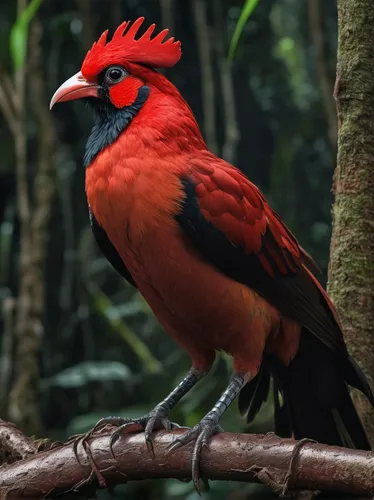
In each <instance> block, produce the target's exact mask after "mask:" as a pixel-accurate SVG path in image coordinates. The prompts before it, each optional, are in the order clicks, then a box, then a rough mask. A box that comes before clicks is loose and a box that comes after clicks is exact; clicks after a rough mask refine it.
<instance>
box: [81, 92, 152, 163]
mask: <svg viewBox="0 0 374 500" xmlns="http://www.w3.org/2000/svg"><path fill="white" fill-rule="evenodd" d="M149 91H150V89H149V87H147V86H146V85H143V87H140V89H139V90H138V96H137V98H136V100H135V102H134V104H132V105H131V106H127V107H126V108H122V109H118V108H116V107H114V106H113V105H112V104H111V103H110V102H106V101H105V100H101V99H97V98H92V99H90V104H91V105H92V108H93V110H94V113H95V125H94V126H93V128H92V130H91V134H90V136H89V138H88V140H87V143H86V149H85V153H84V158H83V164H84V166H85V167H88V166H89V165H90V164H91V163H92V161H93V159H94V158H95V156H96V155H97V154H98V153H100V151H102V150H103V149H104V148H106V147H107V146H110V145H111V144H113V142H114V141H115V140H116V139H117V138H118V136H119V135H120V134H121V133H122V132H123V131H124V130H125V128H126V127H128V125H129V124H130V122H131V120H132V119H133V118H134V116H135V115H136V114H137V113H138V112H139V110H140V109H141V108H142V106H143V104H144V103H145V101H146V100H147V97H148V95H149Z"/></svg>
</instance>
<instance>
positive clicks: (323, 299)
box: [51, 18, 374, 484]
mask: <svg viewBox="0 0 374 500" xmlns="http://www.w3.org/2000/svg"><path fill="white" fill-rule="evenodd" d="M142 22H143V18H140V19H138V20H137V21H135V22H134V23H133V24H132V25H130V23H129V22H125V23H123V24H121V26H120V27H119V28H118V29H117V30H116V32H115V33H114V35H113V38H112V39H111V40H110V41H107V32H105V33H103V34H102V35H101V37H100V39H99V40H98V41H97V42H96V43H94V44H93V46H92V49H91V50H90V51H89V52H88V54H87V56H86V58H85V59H84V61H83V64H82V67H81V71H80V72H79V73H77V74H76V75H74V76H73V77H72V78H70V79H69V80H67V81H66V82H65V83H64V84H63V85H62V86H61V87H60V88H59V89H58V90H57V91H56V93H55V95H54V96H53V98H52V100H51V107H52V106H53V105H54V104H55V103H57V102H63V101H69V100H72V99H78V98H84V99H85V100H87V101H88V102H89V103H90V104H91V106H92V108H93V111H94V115H95V125H94V127H93V129H92V131H91V134H90V136H89V139H88V142H87V146H86V151H85V155H84V165H85V167H86V193H87V198H88V204H89V213H90V220H91V225H92V229H93V232H94V235H95V237H96V239H97V242H98V244H99V246H100V248H101V250H102V251H103V253H104V254H105V256H106V257H107V259H108V260H109V262H110V263H111V264H112V265H113V267H114V268H115V269H116V270H117V271H118V272H119V273H120V274H121V275H122V276H124V277H125V278H126V279H127V280H128V281H129V282H130V283H132V285H134V286H136V287H137V288H138V289H139V290H140V292H141V293H142V295H143V296H144V297H145V299H146V300H147V302H148V303H149V305H150V306H151V308H152V310H153V311H154V313H155V315H156V317H157V318H158V320H159V322H160V323H161V325H162V326H163V327H164V329H165V330H166V332H167V333H168V334H169V335H170V336H171V337H172V338H173V339H174V340H175V341H176V342H177V343H178V344H179V345H180V346H181V347H182V348H183V349H185V350H186V351H187V352H188V354H189V355H190V357H191V359H192V368H191V370H190V371H189V373H188V374H187V376H186V377H185V378H184V380H183V381H182V382H181V383H180V384H179V386H178V387H177V388H176V389H174V391H173V392H172V393H171V394H169V395H168V396H167V397H166V398H165V399H164V400H163V401H162V402H161V403H159V404H158V405H157V406H156V407H155V408H154V409H153V410H152V411H150V412H149V413H148V414H147V415H145V416H143V417H141V418H139V419H137V420H135V421H133V420H131V421H129V420H127V419H111V418H110V417H109V418H108V419H105V421H106V422H108V421H113V422H115V423H117V424H120V425H122V427H119V429H118V431H116V433H115V435H116V436H118V432H121V431H122V430H123V429H125V428H126V427H128V425H129V423H134V422H135V423H138V424H140V425H141V426H142V427H143V428H144V429H145V436H146V439H147V442H148V443H151V433H152V430H153V429H155V428H156V427H162V426H163V427H165V428H167V429H170V426H171V424H170V422H169V421H168V419H167V417H168V414H169V412H170V410H171V409H172V408H173V407H174V406H175V405H176V403H177V402H178V401H179V400H180V399H181V398H182V397H183V396H184V395H185V394H186V393H187V392H188V391H189V390H190V389H191V387H193V386H194V385H195V384H196V383H197V382H198V381H199V380H200V379H201V378H202V377H203V376H204V375H206V374H207V373H208V372H209V370H210V368H211V366H212V363H213V361H214V358H215V353H216V351H217V350H222V351H225V352H226V353H229V354H230V355H231V356H232V357H233V360H234V369H235V374H234V376H233V377H232V379H231V381H230V383H229V384H228V387H227V389H226V390H225V392H224V393H223V394H222V395H221V397H220V398H219V400H218V401H217V403H216V405H215V406H214V408H213V409H212V410H211V411H210V412H209V413H207V415H206V416H205V417H204V418H203V419H202V421H201V422H200V423H199V424H198V425H196V426H195V427H194V428H192V429H191V430H189V431H187V432H186V433H185V434H183V435H182V436H181V437H179V438H177V439H176V442H174V447H178V446H180V445H182V444H185V443H187V442H189V441H190V440H192V439H195V438H196V443H195V449H194V454H193V475H194V480H195V484H196V480H197V477H198V458H199V454H200V451H201V448H202V445H204V444H206V443H207V441H208V439H209V438H210V436H212V435H213V434H214V433H216V432H219V430H220V427H219V420H220V417H221V416H222V414H223V413H224V412H225V411H226V409H227V408H228V406H229V405H230V404H231V403H232V401H233V400H234V399H235V398H236V397H237V396H238V395H239V394H240V396H239V407H240V411H241V413H242V414H245V415H247V419H248V421H250V420H252V419H253V418H254V417H255V415H256V413H257V412H258V410H259V408H260V407H261V404H262V403H263V401H265V400H266V398H267V394H268V391H269V387H270V379H271V378H273V379H274V401H275V429H276V432H277V433H278V434H280V435H281V436H291V435H294V436H295V438H296V439H300V438H304V437H308V438H312V439H315V440H317V441H320V442H323V443H327V444H336V445H344V446H349V447H356V448H361V449H367V450H368V449H370V444H369V442H368V439H367V436H366V434H365V431H364V429H363V426H362V424H361V422H360V419H359V417H358V415H357V412H356V410H355V408H354V406H353V403H352V400H351V398H350V395H349V392H348V388H347V384H349V385H351V386H353V387H356V388H358V389H359V390H361V391H362V392H363V393H364V394H365V395H366V396H367V397H368V398H369V400H370V401H371V403H372V404H373V406H374V396H373V393H372V392H371V390H370V387H369V384H368V382H367V380H366V378H365V376H364V374H363V373H362V372H361V370H360V369H359V368H358V366H357V365H356V363H355V362H354V360H353V359H352V358H351V357H350V356H349V354H348V352H347V348H346V345H345V343H344V340H343V335H342V329H341V325H340V323H339V319H338V316H337V313H336V311H335V309H334V307H333V305H332V303H331V301H330V300H329V298H328V296H327V294H326V292H325V291H324V290H323V288H322V287H321V285H320V284H319V282H318V281H317V279H316V277H315V276H314V274H313V272H312V271H313V270H314V268H315V264H314V262H313V260H312V259H311V257H310V256H309V255H308V254H307V253H306V252H305V251H304V250H303V249H302V248H301V247H300V245H299V244H298V242H297V241H296V239H295V237H294V236H293V235H292V234H291V232H290V231H289V230H288V229H287V227H286V226H285V224H284V223H283V222H282V220H281V219H280V218H279V216H278V215H277V214H276V213H275V212H274V211H273V210H272V208H271V207H270V206H269V205H268V203H267V201H266V199H265V197H264V196H263V194H262V193H261V192H260V191H259V189H258V188H257V187H256V186H255V185H254V184H252V183H251V182H250V181H249V180H248V179H247V178H246V177H245V175H244V174H243V173H242V172H240V171H239V170H238V169H236V168H235V167H234V166H232V165H230V164H229V163H227V162H226V161H224V160H222V159H221V158H218V157H217V156H215V155H214V154H213V153H211V152H210V151H208V149H207V146H206V144H205V142H204V140H203V138H202V136H201V133H200V130H199V127H198V125H197V123H196V120H195V118H194V115H193V114H192V111H191V109H190V108H189V106H188V104H187V103H186V102H185V101H184V99H183V98H182V96H181V95H180V93H179V92H178V90H177V89H176V88H175V87H174V85H172V83H170V81H168V80H167V79H166V78H165V77H164V76H163V75H162V74H160V73H159V72H157V71H156V70H155V69H153V68H167V67H170V66H173V65H175V64H176V63H177V62H178V61H179V59H180V57H181V45H180V42H177V41H174V39H173V38H170V39H168V40H167V41H164V39H165V37H166V36H167V33H168V30H164V31H162V32H161V33H159V34H158V35H157V36H154V37H153V38H152V34H153V31H154V29H155V25H152V26H150V27H149V28H148V30H147V31H146V32H145V34H144V35H143V36H141V37H136V35H137V32H138V30H139V28H140V26H141V24H142ZM280 394H281V395H282V397H283V401H281V399H280V397H279V395H280Z"/></svg>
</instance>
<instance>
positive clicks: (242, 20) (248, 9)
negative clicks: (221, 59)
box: [229, 0, 258, 59]
mask: <svg viewBox="0 0 374 500" xmlns="http://www.w3.org/2000/svg"><path fill="white" fill-rule="evenodd" d="M257 4H258V0H247V1H246V3H245V5H244V7H243V9H242V11H241V14H240V17H239V19H238V22H237V24H236V26H235V31H234V34H233V35H232V38H231V43H230V48H229V59H232V58H233V57H234V53H235V50H236V47H237V45H238V42H239V38H240V35H241V34H242V31H243V29H244V26H245V24H246V22H247V21H248V19H249V17H250V16H251V14H252V12H253V11H254V10H255V8H256V6H257Z"/></svg>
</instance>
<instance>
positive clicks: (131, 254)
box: [117, 221, 280, 373]
mask: <svg viewBox="0 0 374 500" xmlns="http://www.w3.org/2000/svg"><path fill="white" fill-rule="evenodd" d="M117 245H118V247H119V248H120V253H121V255H123V256H124V260H125V263H126V266H127V267H128V269H129V271H130V273H131V275H132V276H133V278H134V280H135V282H136V283H137V286H138V288H139V290H140V292H141V293H142V295H143V296H144V297H145V299H146V300H147V302H148V303H149V305H150V306H151V308H152V310H153V312H154V313H155V315H156V317H157V318H158V320H159V322H160V323H161V324H162V325H163V327H164V328H165V330H166V331H167V333H168V334H169V335H170V336H172V337H173V338H174V339H175V340H176V341H177V342H178V343H179V344H180V345H181V346H182V347H184V348H185V349H186V350H187V351H188V352H189V354H190V355H191V357H192V359H193V360H194V364H195V366H199V367H204V365H205V364H206V365H208V364H209V363H210V362H211V359H213V358H214V351H215V350H222V351H225V352H227V353H229V354H231V355H233V356H234V359H235V362H236V365H237V369H242V371H249V372H251V373H254V372H256V371H257V369H258V364H259V362H260V361H261V357H262V352H263V350H264V347H265V342H266V340H267V338H268V336H269V335H270V334H271V333H272V332H273V333H274V332H278V330H279V322H280V315H279V313H278V311H277V310H276V309H275V308H273V307H272V306H271V305H270V304H269V303H268V302H266V301H265V300H264V299H262V298H261V297H260V296H259V295H258V294H257V293H256V292H254V291H253V290H251V289H249V288H247V287H245V286H243V285H241V284H239V283H237V282H235V281H233V280H231V279H229V278H228V277H226V276H224V275H223V274H221V273H220V272H218V271H217V270H216V269H215V268H214V267H213V266H211V265H210V264H209V263H207V262H206V261H204V260H203V259H202V258H201V257H200V256H199V255H198V254H197V253H196V252H195V250H194V249H193V248H192V247H190V246H189V242H188V241H187V240H186V239H185V237H184V235H183V234H182V232H181V230H180V229H179V227H178V226H177V225H176V224H174V222H173V221H171V222H170V225H164V226H163V227H157V228H152V229H151V228H150V229H149V232H147V231H146V232H145V233H143V238H142V241H141V243H140V244H139V245H136V246H134V245H133V244H131V243H129V242H127V243H126V244H121V242H120V241H118V242H117ZM207 368H208V366H207Z"/></svg>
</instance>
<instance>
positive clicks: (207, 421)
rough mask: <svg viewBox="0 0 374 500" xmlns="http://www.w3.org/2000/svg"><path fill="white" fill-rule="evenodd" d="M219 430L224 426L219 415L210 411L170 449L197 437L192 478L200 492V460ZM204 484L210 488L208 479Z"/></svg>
mask: <svg viewBox="0 0 374 500" xmlns="http://www.w3.org/2000/svg"><path fill="white" fill-rule="evenodd" d="M219 432H223V429H222V427H221V426H220V425H219V417H218V416H217V415H216V413H215V412H209V413H207V414H206V415H205V417H204V418H203V419H202V420H201V421H200V423H198V424H197V425H195V427H192V429H190V430H188V431H187V432H185V433H184V434H182V436H179V437H177V438H176V439H175V441H173V443H172V444H171V445H170V446H169V451H174V450H177V449H178V448H180V447H181V446H184V445H185V444H187V443H189V442H190V441H192V440H193V439H196V442H195V445H194V449H193V452H192V480H193V482H194V485H195V489H196V491H197V492H198V493H199V494H200V493H201V488H200V485H199V479H200V474H199V462H200V456H201V452H202V449H203V448H209V439H210V438H211V437H212V436H213V435H214V434H217V433H219ZM203 481H204V480H203ZM204 485H205V488H206V490H208V489H209V485H208V482H207V481H204Z"/></svg>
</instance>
